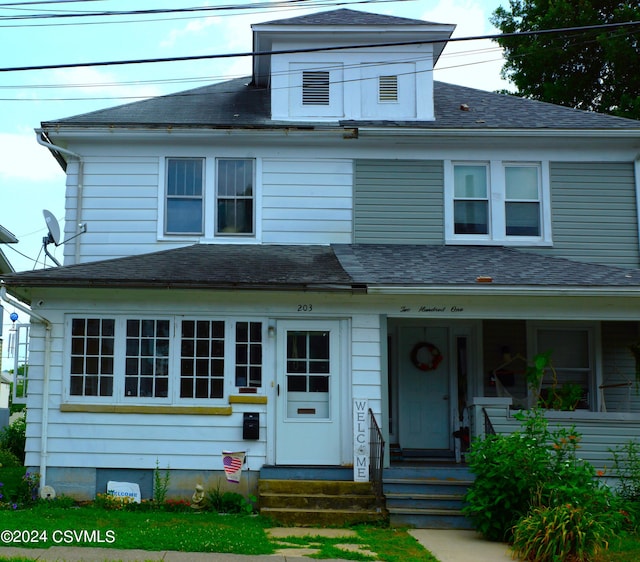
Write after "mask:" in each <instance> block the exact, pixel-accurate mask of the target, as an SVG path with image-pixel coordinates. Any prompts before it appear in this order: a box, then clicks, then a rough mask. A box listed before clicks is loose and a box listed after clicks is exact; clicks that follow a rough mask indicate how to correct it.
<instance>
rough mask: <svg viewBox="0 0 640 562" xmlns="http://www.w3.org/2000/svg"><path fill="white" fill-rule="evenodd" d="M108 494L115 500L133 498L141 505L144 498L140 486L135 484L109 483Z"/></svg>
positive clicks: (111, 481)
mask: <svg viewBox="0 0 640 562" xmlns="http://www.w3.org/2000/svg"><path fill="white" fill-rule="evenodd" d="M107 494H108V495H110V496H113V497H115V498H131V499H132V500H133V501H134V502H136V503H140V501H141V500H142V496H141V494H140V486H139V485H138V484H136V483H134V482H114V481H113V480H110V481H109V482H107Z"/></svg>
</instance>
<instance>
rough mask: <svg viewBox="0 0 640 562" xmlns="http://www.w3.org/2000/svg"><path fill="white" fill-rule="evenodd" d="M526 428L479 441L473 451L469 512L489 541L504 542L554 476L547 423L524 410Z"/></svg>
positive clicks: (470, 459) (471, 452)
mask: <svg viewBox="0 0 640 562" xmlns="http://www.w3.org/2000/svg"><path fill="white" fill-rule="evenodd" d="M520 416H521V421H524V430H523V431H519V432H515V433H512V434H511V435H489V436H487V437H486V438H485V439H479V440H475V441H474V442H473V443H472V445H471V450H470V452H469V454H468V457H467V458H468V461H469V467H470V468H471V470H472V471H473V472H474V474H475V475H476V478H475V481H474V483H473V485H472V486H471V488H470V489H469V491H468V492H467V494H466V497H465V500H466V502H467V505H466V506H465V507H464V509H463V512H464V514H465V515H466V516H467V517H469V518H470V519H471V521H472V522H473V524H474V526H475V528H476V529H477V530H478V531H479V532H480V533H481V534H482V535H483V536H484V537H485V538H487V539H489V540H493V541H503V540H508V539H509V538H510V534H511V529H512V528H513V526H514V525H515V523H516V522H517V521H518V519H520V518H521V517H523V516H524V515H525V514H526V513H527V511H528V510H529V507H530V505H531V498H532V497H533V494H534V493H535V492H536V491H537V490H538V489H539V488H540V485H541V483H542V482H543V481H544V480H545V479H546V478H547V477H548V473H547V469H548V466H549V454H548V450H547V447H546V445H545V437H546V421H545V420H543V419H542V417H541V415H539V414H538V415H535V416H533V415H528V414H526V415H525V414H520Z"/></svg>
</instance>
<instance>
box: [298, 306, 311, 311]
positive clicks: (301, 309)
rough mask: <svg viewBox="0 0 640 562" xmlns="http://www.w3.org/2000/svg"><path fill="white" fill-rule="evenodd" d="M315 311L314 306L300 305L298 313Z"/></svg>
mask: <svg viewBox="0 0 640 562" xmlns="http://www.w3.org/2000/svg"><path fill="white" fill-rule="evenodd" d="M312 310H313V305H312V304H299V305H298V312H311V311H312Z"/></svg>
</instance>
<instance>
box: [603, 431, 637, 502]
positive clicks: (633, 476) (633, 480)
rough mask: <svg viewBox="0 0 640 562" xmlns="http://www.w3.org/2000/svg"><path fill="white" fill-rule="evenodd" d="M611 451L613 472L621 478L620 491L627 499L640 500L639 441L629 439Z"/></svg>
mask: <svg viewBox="0 0 640 562" xmlns="http://www.w3.org/2000/svg"><path fill="white" fill-rule="evenodd" d="M610 451H611V453H612V455H613V474H614V475H615V476H617V477H618V478H619V479H620V481H619V484H618V493H619V494H620V496H621V497H622V498H624V499H625V500H629V501H632V502H638V501H640V445H639V444H638V443H637V441H629V442H628V443H626V444H625V445H621V446H620V447H617V448H616V449H610Z"/></svg>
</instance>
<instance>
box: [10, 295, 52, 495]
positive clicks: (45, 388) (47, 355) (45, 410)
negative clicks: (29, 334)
mask: <svg viewBox="0 0 640 562" xmlns="http://www.w3.org/2000/svg"><path fill="white" fill-rule="evenodd" d="M0 301H4V302H6V303H7V304H9V305H11V306H13V307H14V308H17V309H18V310H21V311H22V312H24V313H25V314H27V315H28V316H29V317H30V318H31V319H32V320H35V321H36V322H39V323H40V324H44V327H45V333H44V374H43V381H42V432H41V434H40V489H41V490H42V488H44V486H46V483H47V457H48V455H49V447H48V439H49V380H50V374H49V369H50V367H49V365H50V363H51V328H52V324H51V322H50V321H49V320H47V319H46V318H45V317H44V316H40V315H39V314H38V313H37V312H33V310H31V309H30V308H28V307H26V306H24V305H23V304H22V303H20V302H18V301H16V300H14V299H13V298H11V297H8V296H7V288H6V287H4V286H3V287H0Z"/></svg>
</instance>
